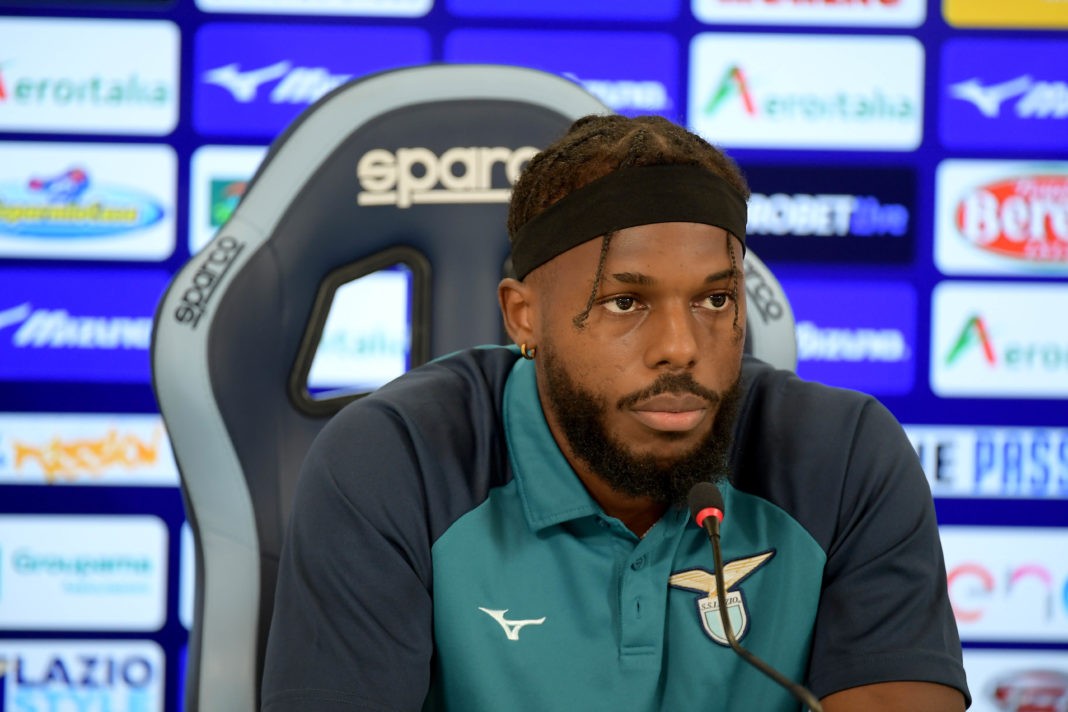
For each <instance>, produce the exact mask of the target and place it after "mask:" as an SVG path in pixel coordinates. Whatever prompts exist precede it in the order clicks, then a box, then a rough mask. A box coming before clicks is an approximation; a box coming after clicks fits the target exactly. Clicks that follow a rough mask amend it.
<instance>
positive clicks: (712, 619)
mask: <svg viewBox="0 0 1068 712" xmlns="http://www.w3.org/2000/svg"><path fill="white" fill-rule="evenodd" d="M773 556H775V550H774V549H772V550H771V551H766V552H764V553H763V554H757V555H755V556H749V557H747V558H744V559H735V560H733V561H728V562H727V563H726V564H724V565H723V585H724V586H725V587H726V590H725V591H724V592H723V594H724V597H725V598H726V599H727V617H728V619H729V620H730V622H731V629H732V630H733V631H734V637H735V638H736V639H737V640H741V639H742V636H744V635H745V634H746V632H747V631H748V630H749V613H748V611H747V610H746V607H745V598H744V597H743V596H742V592H741V591H733V590H731V589H733V588H734V587H735V586H737V585H738V584H740V583H741V582H742V581H744V580H745V579H747V578H749V576H750V575H751V574H752V573H753V572H754V571H756V570H757V569H759V568H760V567H761V566H763V565H764V564H765V563H767V561H768V559H770V558H771V557H773ZM668 584H669V585H670V586H671V587H673V588H681V589H685V590H687V591H696V592H697V593H706V594H707V595H706V596H703V597H701V598H698V599H697V617H698V618H699V619H700V620H701V625H702V626H703V627H704V629H705V633H706V634H708V637H709V638H711V639H712V640H714V641H715V642H717V643H719V644H720V645H723V646H727V645H728V643H727V636H726V634H725V633H724V631H723V621H722V619H721V618H720V615H719V600H718V597H717V596H716V577H715V575H714V574H713V573H712V572H710V571H708V570H706V569H699V568H698V569H687V570H685V571H680V572H678V573H676V574H672V575H671V578H670V579H668Z"/></svg>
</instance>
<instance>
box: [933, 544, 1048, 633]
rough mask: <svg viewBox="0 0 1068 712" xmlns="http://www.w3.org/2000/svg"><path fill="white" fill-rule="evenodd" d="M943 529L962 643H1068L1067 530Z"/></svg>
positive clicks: (952, 595)
mask: <svg viewBox="0 0 1068 712" xmlns="http://www.w3.org/2000/svg"><path fill="white" fill-rule="evenodd" d="M939 531H940V535H941V539H942V550H943V553H944V554H945V561H946V575H947V576H948V585H949V599H950V603H952V604H953V614H954V616H955V617H956V619H957V629H958V630H959V631H960V636H961V640H962V641H965V642H969V641H1017V642H1054V641H1059V642H1068V600H1066V598H1065V590H1066V588H1065V587H1066V586H1068V556H1065V555H1064V552H1065V551H1068V531H1065V530H1064V529H1053V528H1008V527H1000V528H998V527H974V526H943V527H940V529H939Z"/></svg>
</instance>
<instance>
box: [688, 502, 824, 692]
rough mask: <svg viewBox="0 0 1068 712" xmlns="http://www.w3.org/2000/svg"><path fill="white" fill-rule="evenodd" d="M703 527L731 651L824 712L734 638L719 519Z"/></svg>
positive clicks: (721, 618) (704, 522) (783, 676)
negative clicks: (728, 605)
mask: <svg viewBox="0 0 1068 712" xmlns="http://www.w3.org/2000/svg"><path fill="white" fill-rule="evenodd" d="M701 526H702V527H704V529H705V531H707V532H708V538H709V540H710V541H711V542H712V559H713V562H714V564H715V567H716V600H718V601H719V619H720V621H721V622H722V623H723V633H724V635H725V636H726V637H727V643H728V644H729V645H730V646H731V649H732V650H733V651H734V652H736V653H738V655H740V656H741V657H742V659H743V660H745V661H746V662H747V663H749V664H750V665H752V666H753V667H755V668H756V669H757V670H760V672H762V673H764V674H765V675H767V676H768V677H770V678H771V679H772V680H774V681H775V682H777V683H779V684H780V685H782V686H783V687H785V688H786V689H787V690H788V691H789V692H790V694H791V695H793V696H794V697H795V698H796V699H797V700H799V701H800V702H801V703H802V704H804V705H806V706H807V707H808V708H809V709H810V710H811V711H812V712H823V706H822V705H821V704H820V701H819V700H817V699H816V696H815V695H813V694H812V692H811V691H809V690H808V689H807V688H805V687H803V686H801V685H798V684H797V683H796V682H794V681H793V680H790V679H789V678H787V677H786V676H785V675H783V674H782V673H781V672H779V671H778V670H776V669H775V668H773V667H772V666H770V665H768V664H767V663H766V662H764V661H763V660H761V659H760V658H758V657H757V656H756V655H754V654H753V653H751V652H749V651H748V650H746V649H745V648H743V647H742V646H741V645H740V644H739V643H738V639H737V638H735V637H734V629H733V628H732V627H731V620H730V616H728V615H727V595H726V593H725V589H726V584H725V583H724V581H723V555H722V554H721V553H720V549H719V519H717V518H716V517H706V518H705V519H704V521H703V522H702V524H701Z"/></svg>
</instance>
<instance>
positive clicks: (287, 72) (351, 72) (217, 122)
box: [192, 24, 430, 139]
mask: <svg viewBox="0 0 1068 712" xmlns="http://www.w3.org/2000/svg"><path fill="white" fill-rule="evenodd" d="M428 61H430V36H429V35H428V34H427V33H426V32H424V31H423V30H420V29H416V28H412V27H352V26H334V27H324V26H321V25H319V26H316V25H300V24H285V25H279V24H209V25H206V26H204V27H202V28H200V30H199V31H198V32H197V36H196V53H195V60H194V62H193V77H192V80H193V86H194V92H193V123H194V125H195V126H196V128H197V130H198V131H199V132H201V133H204V134H212V135H228V136H257V137H262V138H265V139H270V138H273V137H274V136H276V135H278V134H279V133H280V132H281V131H282V129H283V128H285V127H286V125H287V124H288V123H289V122H291V121H292V120H293V119H295V118H296V117H297V115H298V114H300V112H301V111H303V110H304V109H306V108H308V106H310V105H311V104H312V103H313V102H315V101H316V100H317V99H319V98H320V97H321V96H322V95H324V94H325V93H326V92H328V91H330V90H331V89H333V88H335V87H337V86H338V85H340V84H342V83H344V82H346V81H348V80H350V79H354V78H356V77H360V76H364V75H366V74H371V73H374V72H378V71H382V70H384V69H391V68H395V67H402V66H406V65H411V64H421V63H425V62H428Z"/></svg>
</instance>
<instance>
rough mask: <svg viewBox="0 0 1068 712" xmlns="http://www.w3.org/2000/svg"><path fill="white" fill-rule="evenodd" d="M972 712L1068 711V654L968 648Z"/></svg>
mask: <svg viewBox="0 0 1068 712" xmlns="http://www.w3.org/2000/svg"><path fill="white" fill-rule="evenodd" d="M964 670H965V672H966V673H967V675H968V689H969V691H971V693H972V706H971V707H969V708H968V710H969V712H1045V711H1046V710H1050V711H1051V712H1061V711H1062V710H1068V651H1064V650H1046V651H1043V650H979V649H975V648H965V649H964Z"/></svg>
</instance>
